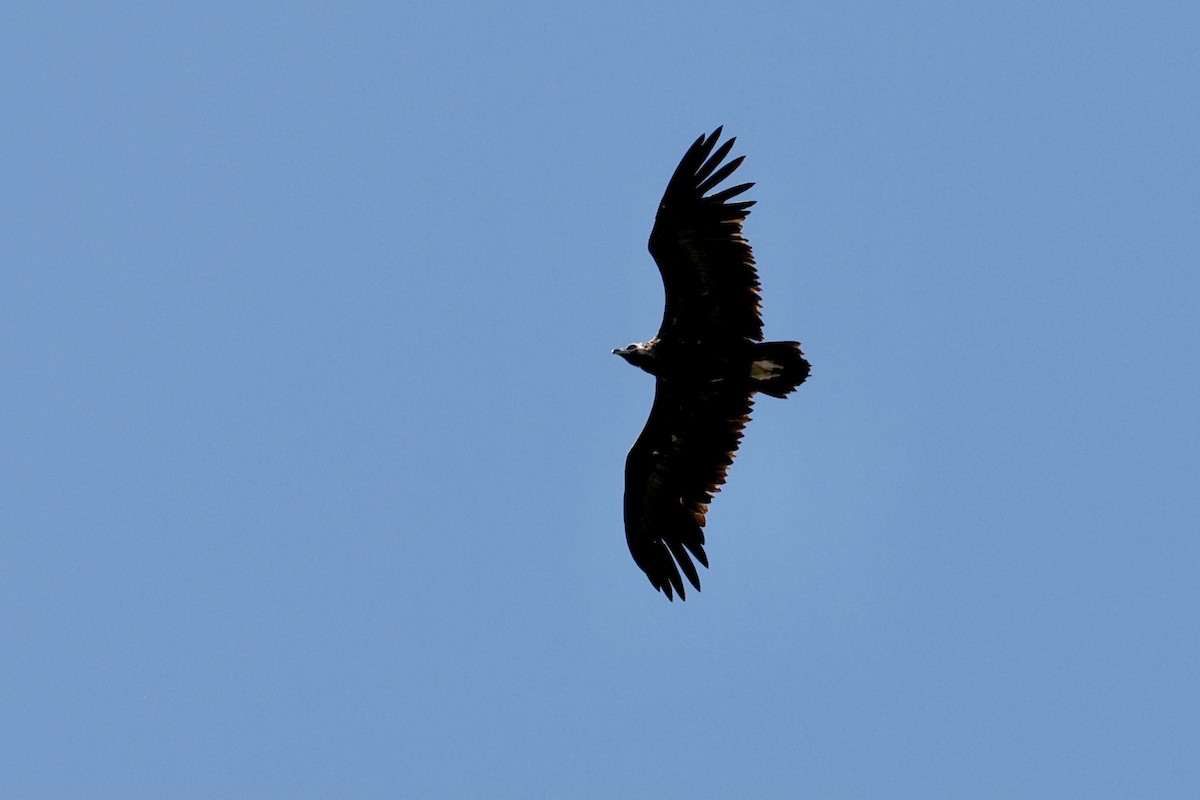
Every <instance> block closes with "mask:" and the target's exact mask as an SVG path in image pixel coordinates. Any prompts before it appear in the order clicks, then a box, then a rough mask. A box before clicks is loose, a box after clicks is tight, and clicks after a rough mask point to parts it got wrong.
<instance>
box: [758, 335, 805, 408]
mask: <svg viewBox="0 0 1200 800" xmlns="http://www.w3.org/2000/svg"><path fill="white" fill-rule="evenodd" d="M808 370H809V364H808V361H806V360H805V358H804V353H802V352H800V343H799V342H759V343H758V344H756V345H754V361H753V362H752V363H751V364H750V385H751V387H753V389H754V391H756V392H762V393H763V394H769V395H771V396H772V397H787V396H788V395H789V394H790V393H791V392H794V391H795V390H796V387H797V386H799V385H800V384H802V383H804V379H805V378H807V377H808Z"/></svg>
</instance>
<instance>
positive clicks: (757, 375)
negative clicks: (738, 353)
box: [750, 358, 783, 381]
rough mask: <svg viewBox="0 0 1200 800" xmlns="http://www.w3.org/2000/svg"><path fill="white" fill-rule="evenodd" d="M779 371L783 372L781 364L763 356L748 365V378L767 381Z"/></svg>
mask: <svg viewBox="0 0 1200 800" xmlns="http://www.w3.org/2000/svg"><path fill="white" fill-rule="evenodd" d="M781 372H783V367H782V366H780V365H779V364H776V363H775V362H774V361H768V360H767V359H765V358H764V359H763V360H762V361H755V362H754V363H753V364H751V365H750V380H754V381H769V380H771V378H774V377H775V376H776V375H778V374H779V373H781Z"/></svg>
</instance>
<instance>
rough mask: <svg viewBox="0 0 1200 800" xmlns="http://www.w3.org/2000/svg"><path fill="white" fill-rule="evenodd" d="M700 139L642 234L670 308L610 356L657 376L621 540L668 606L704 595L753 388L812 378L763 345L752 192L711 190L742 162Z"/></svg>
mask: <svg viewBox="0 0 1200 800" xmlns="http://www.w3.org/2000/svg"><path fill="white" fill-rule="evenodd" d="M720 137H721V128H717V129H716V130H715V131H713V133H712V134H711V135H709V136H703V135H702V136H701V137H700V138H699V139H697V140H696V141H695V142H694V143H693V144H692V146H691V147H690V148H688V151H687V152H686V153H685V154H684V156H683V160H682V161H680V162H679V166H678V167H676V168H675V174H673V175H672V176H671V179H670V181H668V183H667V189H666V192H664V193H663V198H662V202H661V203H659V205H658V213H657V215H656V217H655V220H654V228H653V229H652V230H651V233H650V255H651V256H653V257H654V261H655V262H656V263H657V264H658V271H659V272H660V273H661V274H662V281H663V288H664V290H665V294H666V308H665V310H664V311H663V319H662V324H661V326H659V329H658V335H657V336H655V337H654V338H653V339H651V340H650V341H649V342H635V343H633V344H630V345H627V346H625V347H622V348H619V349H617V350H613V351H612V352H613V353H614V354H616V355H618V356H620V357H621V358H623V359H625V360H626V361H627V362H629V363H630V364H632V365H634V366H635V367H640V368H641V369H643V370H645V371H646V372H649V373H650V374H651V375H653V376H654V379H655V390H654V405H653V407H652V408H651V409H650V418H649V420H647V422H646V427H645V428H644V429H643V430H642V433H641V435H640V436H639V437H638V439H637V441H636V442H635V443H634V445H633V448H632V449H631V450H630V451H629V456H628V458H627V459H626V461H625V538H626V541H627V542H628V544H629V552H630V553H631V554H632V555H633V560H634V561H635V562H636V563H637V565H638V566H639V567H641V569H642V571H643V572H645V573H646V577H647V578H649V579H650V583H651V584H652V585H653V586H654V588H655V589H657V590H659V591H660V592H663V593H664V594H665V595H666V596H667V599H668V600H672V601H673V600H674V595H676V594H678V595H679V599H680V600H684V599H686V596H687V595H686V593H685V590H684V581H683V579H684V578H685V577H686V578H687V581H688V583H690V584H691V585H692V586H694V587H695V588H696V590H697V591H699V589H700V576H699V574H698V573H697V571H696V564H697V563H700V564H703V565H704V566H705V567H707V566H708V556H707V555H706V554H705V552H704V523H705V515H706V514H707V512H708V505H709V503H710V502H712V498H713V494H715V493H716V492H718V491H720V489H721V484H723V483H724V482H725V473H726V471H727V470H728V469H729V465H730V464H731V463H733V455H734V452H735V451H736V450H737V448H738V444H739V443H740V441H741V439H742V429H743V428H744V427H745V425H746V423H747V422H748V421H749V419H750V410H751V406H752V405H753V402H754V395H755V393H757V392H762V393H763V394H767V395H770V396H772V397H786V396H787V395H788V394H789V393H791V392H792V391H794V390H795V389H796V387H798V386H799V385H800V384H801V383H803V382H804V380H805V378H807V377H808V372H809V364H808V361H806V360H805V358H804V354H803V353H802V352H801V350H800V343H799V342H764V341H763V340H762V339H763V323H762V317H761V314H760V308H761V302H760V299H759V283H758V273H757V271H756V270H755V268H754V256H753V255H752V254H751V252H750V245H749V243H747V242H746V239H745V237H744V236H743V235H742V223H743V222H744V221H745V219H746V215H747V214H748V213H749V208H750V206H751V205H753V201H750V200H744V199H738V200H735V198H738V197H739V196H740V195H742V194H743V193H744V192H745V191H746V190H747V189H749V188H750V187H751V186H753V185H754V184H752V183H741V184H738V185H736V186H731V187H729V188H727V189H721V190H719V191H714V189H716V187H717V186H718V185H719V184H720V183H721V182H722V181H724V180H725V179H726V178H728V177H729V176H730V175H732V174H733V172H734V170H736V169H737V168H738V167H739V166H740V165H741V163H742V160H743V159H744V158H745V156H739V157H738V158H734V159H732V160H730V161H725V159H726V157H727V156H728V155H729V151H730V150H731V149H732V148H733V143H734V141H735V140H734V139H732V138H731V139H728V140H727V141H725V142H724V143H723V144H722V145H721V146H719V147H717V141H718V140H719V139H720Z"/></svg>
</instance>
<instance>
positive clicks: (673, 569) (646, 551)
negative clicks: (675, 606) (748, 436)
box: [625, 380, 752, 600]
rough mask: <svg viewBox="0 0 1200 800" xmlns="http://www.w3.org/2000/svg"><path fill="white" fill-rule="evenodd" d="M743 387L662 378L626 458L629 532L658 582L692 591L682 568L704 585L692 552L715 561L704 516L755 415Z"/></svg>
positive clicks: (632, 546) (634, 550)
mask: <svg viewBox="0 0 1200 800" xmlns="http://www.w3.org/2000/svg"><path fill="white" fill-rule="evenodd" d="M751 406H752V400H751V396H750V393H749V392H747V391H745V389H744V388H741V389H738V390H733V389H722V388H720V387H719V386H718V385H715V384H714V386H713V388H712V389H709V390H699V391H696V390H693V389H689V390H688V391H687V392H677V391H672V389H671V387H670V386H669V385H668V384H667V383H665V382H664V381H662V380H659V381H658V383H657V388H656V390H655V393H654V406H653V408H652V409H651V410H650V419H649V420H647V422H646V427H645V428H644V429H643V430H642V434H641V436H639V437H638V440H637V442H635V443H634V445H633V448H632V449H631V450H630V451H629V457H628V458H627V459H626V461H625V537H626V540H627V541H628V543H629V552H630V553H631V554H632V555H633V560H634V561H636V562H637V565H638V566H639V567H641V568H642V571H643V572H645V573H646V577H648V578H649V579H650V583H652V584H653V585H654V587H655V588H656V589H658V590H659V591H662V592H664V593H666V595H667V597H668V598H669V599H671V598H672V593H673V592H678V593H679V598H680V599H681V600H682V599H684V597H685V594H684V583H683V578H682V577H681V575H680V572H681V571H682V574H683V575H684V576H686V577H687V579H688V581H690V582H691V584H692V586H695V587H696V589H699V588H700V576H699V575H698V574H697V572H696V566H695V564H693V563H692V561H693V559H694V560H695V561H698V562H700V563H701V564H703V565H704V566H706V567H707V566H708V557H707V556H706V555H705V553H704V531H703V528H704V522H705V514H706V513H707V511H708V504H709V502H711V501H712V497H713V494H714V493H716V492H718V491H720V487H721V484H723V483H724V482H725V471H726V470H727V469H728V468H729V465H730V464H731V463H733V455H734V452H735V451H736V450H737V447H738V444H739V443H740V442H741V439H742V428H743V427H744V426H745V425H746V423H747V422H748V421H749V419H750V409H751Z"/></svg>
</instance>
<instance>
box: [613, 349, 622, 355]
mask: <svg viewBox="0 0 1200 800" xmlns="http://www.w3.org/2000/svg"><path fill="white" fill-rule="evenodd" d="M613 355H614V356H619V355H621V351H620V350H613Z"/></svg>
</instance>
